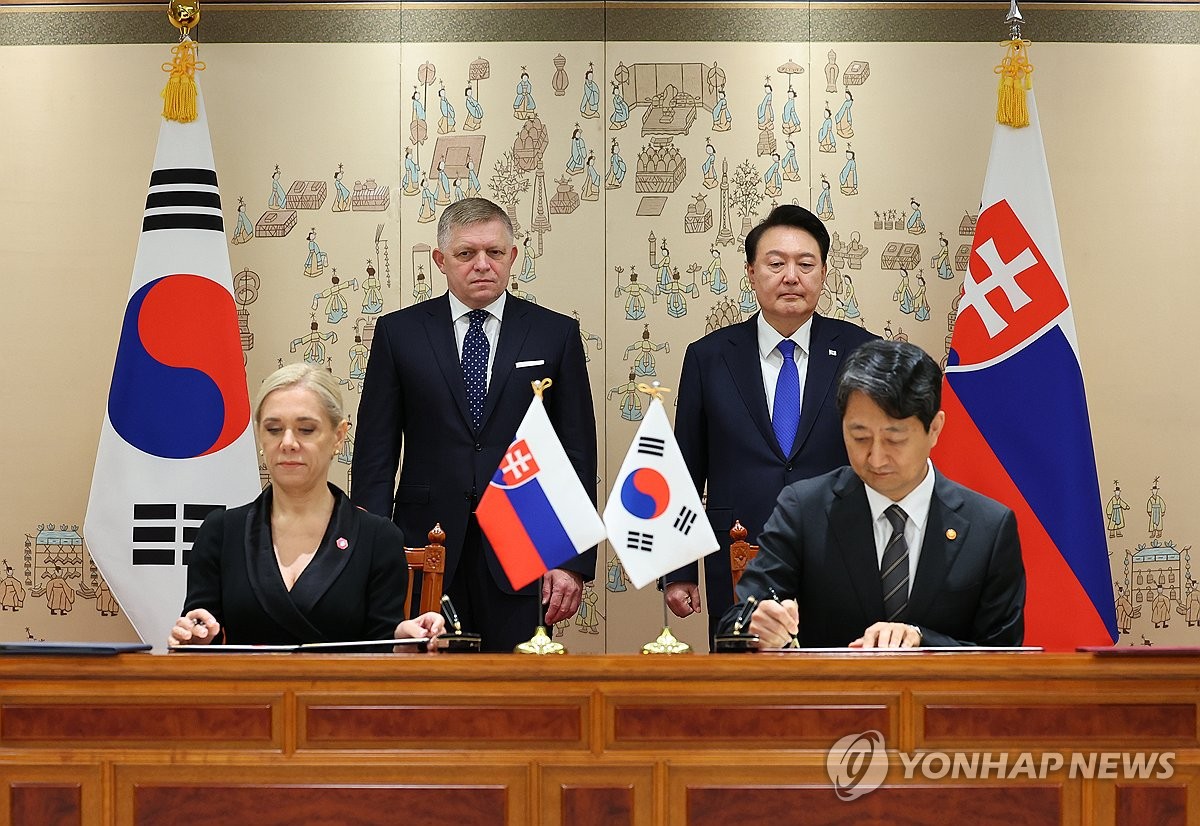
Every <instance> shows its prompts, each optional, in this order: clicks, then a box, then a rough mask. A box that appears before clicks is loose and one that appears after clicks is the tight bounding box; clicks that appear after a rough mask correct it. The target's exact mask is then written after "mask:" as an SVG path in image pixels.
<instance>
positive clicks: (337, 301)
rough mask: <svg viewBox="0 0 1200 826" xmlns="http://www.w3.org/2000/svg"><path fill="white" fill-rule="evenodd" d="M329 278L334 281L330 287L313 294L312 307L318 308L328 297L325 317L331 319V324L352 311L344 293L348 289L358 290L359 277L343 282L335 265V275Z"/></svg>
mask: <svg viewBox="0 0 1200 826" xmlns="http://www.w3.org/2000/svg"><path fill="white" fill-rule="evenodd" d="M329 280H330V282H332V283H331V284H330V286H329V287H327V288H326V289H324V290H321V292H319V293H316V294H315V295H313V301H312V308H313V309H314V310H315V309H317V305H318V304H319V303H320V302H321V299H323V298H324V299H328V300H327V301H326V303H325V317H326V318H327V319H328V320H329V323H330V324H337V323H338V322H339V321H341V320H342V319H343V318H345V317H346V316H347V315H348V314H349V311H350V308H349V306H348V305H347V304H346V299H345V298H344V297H343V296H342V293H343V292H345V291H346V290H357V289H358V279H357V278H351V279H350V281H349V282H347V283H345V284H343V283H341V281H340V280H339V279H338V275H337V267H334V268H333V276H332V277H331V278H330V279H329Z"/></svg>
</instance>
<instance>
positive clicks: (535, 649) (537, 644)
mask: <svg viewBox="0 0 1200 826" xmlns="http://www.w3.org/2000/svg"><path fill="white" fill-rule="evenodd" d="M530 384H532V385H533V393H534V395H535V396H537V397H538V398H539V399H540V398H541V397H542V393H543V392H544V391H545V390H546V389H548V388H549V387H550V385H552V384H554V380H553V379H541V380H538V381H533V382H530ZM549 573H550V572H549V571H547V572H546V574H543V576H547V575H549ZM541 581H544V580H541ZM534 599H536V600H537V629H536V630H535V631H534V632H533V636H532V637H530V638H529V639H528V640H526V641H525V642H522V643H518V644H517V647H516V648H514V649H513V653H514V654H535V655H545V654H566V653H567V647H566V646H565V645H563V644H562V643H561V642H555V641H554V640H553V639H552V638H551V637H550V635H549V634H547V633H546V613H545V608H544V606H543V605H542V589H541V587H538V588H537V590H536V591H535V593H534Z"/></svg>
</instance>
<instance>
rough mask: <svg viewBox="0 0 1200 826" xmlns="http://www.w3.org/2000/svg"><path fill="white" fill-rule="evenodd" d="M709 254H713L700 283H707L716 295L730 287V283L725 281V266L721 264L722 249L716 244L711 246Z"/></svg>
mask: <svg viewBox="0 0 1200 826" xmlns="http://www.w3.org/2000/svg"><path fill="white" fill-rule="evenodd" d="M708 252H709V254H710V255H711V256H712V258H711V260H710V261H709V262H708V266H707V267H705V268H704V273H703V275H701V276H700V283H701V284H707V285H708V288H709V289H710V290H712V292H713V294H714V295H720V294H721V293H723V292H725V291H726V290H727V289H729V285H728V284H727V283H726V282H725V268H724V267H722V266H721V251H720V250H719V249H717V247H716V245H713V246H711V247H709V249H708Z"/></svg>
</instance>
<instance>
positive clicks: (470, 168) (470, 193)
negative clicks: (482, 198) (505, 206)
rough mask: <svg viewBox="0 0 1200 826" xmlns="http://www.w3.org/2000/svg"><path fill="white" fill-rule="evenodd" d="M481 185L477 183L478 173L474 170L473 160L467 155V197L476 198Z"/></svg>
mask: <svg viewBox="0 0 1200 826" xmlns="http://www.w3.org/2000/svg"><path fill="white" fill-rule="evenodd" d="M481 191H482V187H481V186H480V184H479V175H478V174H476V172H475V162H474V161H473V160H471V158H470V156H468V157H467V197H468V198H478V197H479V193H480V192H481Z"/></svg>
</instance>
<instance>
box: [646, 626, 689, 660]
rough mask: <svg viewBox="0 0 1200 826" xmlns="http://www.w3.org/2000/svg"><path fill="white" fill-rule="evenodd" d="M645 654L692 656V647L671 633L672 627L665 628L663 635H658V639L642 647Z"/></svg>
mask: <svg viewBox="0 0 1200 826" xmlns="http://www.w3.org/2000/svg"><path fill="white" fill-rule="evenodd" d="M642 653H643V654H691V653H692V647H691V646H690V645H688V644H687V643H686V642H684V641H683V640H679V639H676V638H675V635H674V634H672V633H671V628H670V626H666V625H664V626H663V630H662V633H661V634H659V635H658V639H656V640H653V641H651V642H648V643H646V644H645V645H643V646H642Z"/></svg>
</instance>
